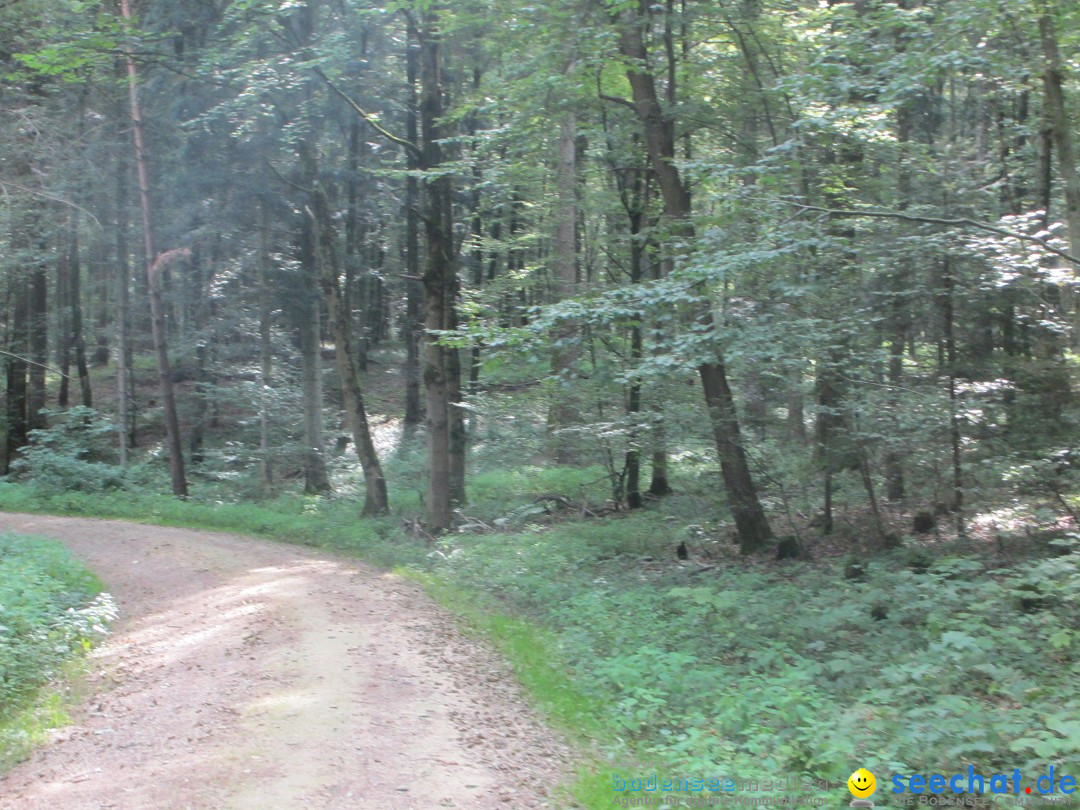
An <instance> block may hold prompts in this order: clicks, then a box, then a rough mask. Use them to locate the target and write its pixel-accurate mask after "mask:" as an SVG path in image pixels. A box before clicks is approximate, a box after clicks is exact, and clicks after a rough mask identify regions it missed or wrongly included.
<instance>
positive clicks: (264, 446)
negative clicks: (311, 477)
mask: <svg viewBox="0 0 1080 810" xmlns="http://www.w3.org/2000/svg"><path fill="white" fill-rule="evenodd" d="M269 270H270V210H269V208H268V207H267V205H266V200H260V201H259V268H258V279H257V282H256V283H257V284H258V285H259V291H258V295H259V459H260V461H259V472H260V475H259V477H260V479H261V480H262V486H263V492H264V494H266V495H269V494H270V493H271V492H272V491H273V487H274V464H273V461H272V460H271V458H270V416H269V410H270V392H271V386H272V385H273V375H274V354H273V347H272V345H271V342H270V318H271V315H272V309H271V304H270V280H269V272H268V271H269Z"/></svg>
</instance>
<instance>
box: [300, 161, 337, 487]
mask: <svg viewBox="0 0 1080 810" xmlns="http://www.w3.org/2000/svg"><path fill="white" fill-rule="evenodd" d="M312 182H313V179H312ZM316 239H317V237H316V235H315V223H314V222H313V221H312V219H311V217H307V216H305V217H304V218H303V221H302V222H301V225H300V278H301V285H302V286H301V291H300V298H301V306H300V312H299V315H298V321H299V332H300V365H301V377H302V388H303V402H304V406H303V407H304V492H305V493H306V494H308V495H318V494H321V493H325V492H330V479H329V477H328V476H327V473H326V445H325V440H324V438H323V389H322V352H321V341H322V334H321V333H322V328H321V325H320V321H321V318H322V307H321V305H320V303H319V291H318V267H317V258H316V255H317V254H316V251H317V247H316V245H317V241H316Z"/></svg>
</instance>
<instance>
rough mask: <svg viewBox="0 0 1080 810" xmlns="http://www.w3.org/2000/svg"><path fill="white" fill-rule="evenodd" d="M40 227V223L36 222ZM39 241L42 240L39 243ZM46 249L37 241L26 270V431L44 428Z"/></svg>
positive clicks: (46, 307) (46, 313) (47, 333)
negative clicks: (27, 329)
mask: <svg viewBox="0 0 1080 810" xmlns="http://www.w3.org/2000/svg"><path fill="white" fill-rule="evenodd" d="M35 224H37V225H39V226H40V225H41V224H42V223H41V222H40V221H36V223H35ZM42 241H43V240H42ZM45 249H46V246H45V245H44V244H42V243H41V242H39V244H38V245H37V250H38V251H39V255H38V256H37V257H35V258H34V260H33V261H34V264H33V268H32V269H31V271H30V312H29V315H30V346H29V348H30V359H31V360H32V361H33V362H32V363H30V367H29V369H28V370H27V378H28V383H29V387H28V390H27V402H26V411H27V413H26V422H27V426H28V427H29V428H30V430H40V429H41V428H44V427H45V426H46V420H45V414H44V413H42V411H43V409H44V408H45V406H46V400H45V366H46V364H47V363H48V362H49V297H48V295H49V279H48V270H47V269H46V266H45V262H44V259H43V255H44V252H45Z"/></svg>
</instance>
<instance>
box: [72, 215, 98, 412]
mask: <svg viewBox="0 0 1080 810" xmlns="http://www.w3.org/2000/svg"><path fill="white" fill-rule="evenodd" d="M72 217H73V218H74V220H75V222H74V225H73V227H72V233H71V260H70V261H69V262H68V283H69V286H68V300H70V302H71V344H72V346H74V348H75V368H76V370H77V371H78V373H79V393H80V395H81V396H82V404H83V405H84V406H85V407H87V408H92V407H93V404H94V394H93V391H92V390H91V389H90V369H89V367H88V366H87V363H86V336H85V335H84V334H83V318H82V313H83V307H82V257H81V255H80V253H79V218H78V212H77V211H76V212H75V213H74V214H72Z"/></svg>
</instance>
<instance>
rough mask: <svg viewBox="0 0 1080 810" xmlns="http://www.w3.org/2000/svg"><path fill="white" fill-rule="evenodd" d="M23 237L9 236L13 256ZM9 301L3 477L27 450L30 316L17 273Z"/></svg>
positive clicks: (22, 280) (12, 278) (11, 282)
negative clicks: (27, 381)
mask: <svg viewBox="0 0 1080 810" xmlns="http://www.w3.org/2000/svg"><path fill="white" fill-rule="evenodd" d="M24 238H25V236H24V235H23V234H18V233H15V234H12V237H11V243H12V248H13V252H15V251H17V250H19V249H20V247H22V248H23V249H25V246H20V244H19V243H20V242H22V241H23V240H24ZM8 285H9V287H8V289H9V297H10V298H12V299H13V301H12V308H11V331H10V333H9V334H10V336H9V338H8V345H7V350H8V353H9V355H8V356H7V357H6V358H5V359H6V361H7V381H6V382H7V396H6V415H7V441H6V442H5V452H4V475H7V474H8V473H9V472H11V462H13V461H14V460H15V457H16V455H17V454H18V452H19V450H21V449H22V448H23V447H25V446H26V433H27V429H28V425H27V420H26V405H27V402H26V399H27V388H26V376H27V368H28V365H29V364H28V363H27V362H26V355H27V351H28V349H29V344H30V334H29V314H30V299H29V290H28V289H27V284H26V277H25V276H24V275H23V273H22V272H21V271H19V270H16V271H15V272H14V273H12V274H11V275H10V276H9V279H8Z"/></svg>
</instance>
